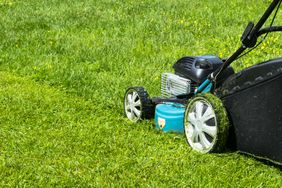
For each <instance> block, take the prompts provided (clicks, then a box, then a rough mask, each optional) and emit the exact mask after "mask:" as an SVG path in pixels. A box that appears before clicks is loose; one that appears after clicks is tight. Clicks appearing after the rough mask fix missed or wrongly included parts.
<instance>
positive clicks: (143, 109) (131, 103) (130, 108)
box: [124, 87, 154, 122]
mask: <svg viewBox="0 0 282 188" xmlns="http://www.w3.org/2000/svg"><path fill="white" fill-rule="evenodd" d="M124 114H125V116H126V117H127V118H128V119H129V120H131V121H132V122H137V121H139V120H141V119H150V118H152V117H154V105H153V104H152V101H151V99H150V97H149V94H148V92H147V91H146V90H145V89H144V88H143V87H130V88H128V89H127V91H126V92H125V95H124Z"/></svg>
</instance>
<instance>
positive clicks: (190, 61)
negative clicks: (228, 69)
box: [173, 55, 223, 84]
mask: <svg viewBox="0 0 282 188" xmlns="http://www.w3.org/2000/svg"><path fill="white" fill-rule="evenodd" d="M222 63H223V61H222V60H221V59H220V58H219V57H217V56H213V55H204V56H186V57H183V58H181V59H179V60H178V61H177V62H176V63H175V64H174V65H173V69H174V71H175V74H177V75H179V76H181V77H184V78H187V79H189V80H192V81H193V82H196V83H197V84H200V83H202V82H203V81H205V79H207V76H208V75H209V74H210V73H212V72H213V71H215V70H216V69H217V68H218V67H219V66H220V65H221V64H222Z"/></svg>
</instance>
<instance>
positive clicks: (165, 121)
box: [155, 103, 185, 133]
mask: <svg viewBox="0 0 282 188" xmlns="http://www.w3.org/2000/svg"><path fill="white" fill-rule="evenodd" d="M184 111H185V106H184V105H182V104H178V103H164V104H158V105H157V106H156V111H155V125H156V128H157V129H160V130H162V131H164V132H176V133H184V128H183V120H184V119H183V118H184Z"/></svg>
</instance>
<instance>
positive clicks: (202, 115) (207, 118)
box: [184, 93, 229, 153]
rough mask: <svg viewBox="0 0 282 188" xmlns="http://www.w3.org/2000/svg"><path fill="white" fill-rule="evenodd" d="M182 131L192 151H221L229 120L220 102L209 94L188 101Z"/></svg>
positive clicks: (223, 146)
mask: <svg viewBox="0 0 282 188" xmlns="http://www.w3.org/2000/svg"><path fill="white" fill-rule="evenodd" d="M184 130H185V136H186V140H187V142H188V144H189V145H190V146H191V147H192V149H194V150H196V151H198V152H201V153H210V152H220V151H222V150H223V149H224V148H225V146H226V142H227V137H228V130H229V120H228V116H227V112H226V110H225V107H224V106H223V104H222V101H221V100H220V99H219V98H218V97H216V96H214V95H212V94H210V93H206V94H200V95H197V96H195V97H194V98H192V99H191V100H189V101H188V105H187V107H186V110H185V114H184Z"/></svg>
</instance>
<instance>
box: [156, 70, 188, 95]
mask: <svg viewBox="0 0 282 188" xmlns="http://www.w3.org/2000/svg"><path fill="white" fill-rule="evenodd" d="M190 92H191V80H189V79H187V78H183V77H180V76H178V75H176V74H173V73H163V74H162V85H161V93H162V97H164V98H170V97H175V96H178V95H183V94H189V93H190Z"/></svg>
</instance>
